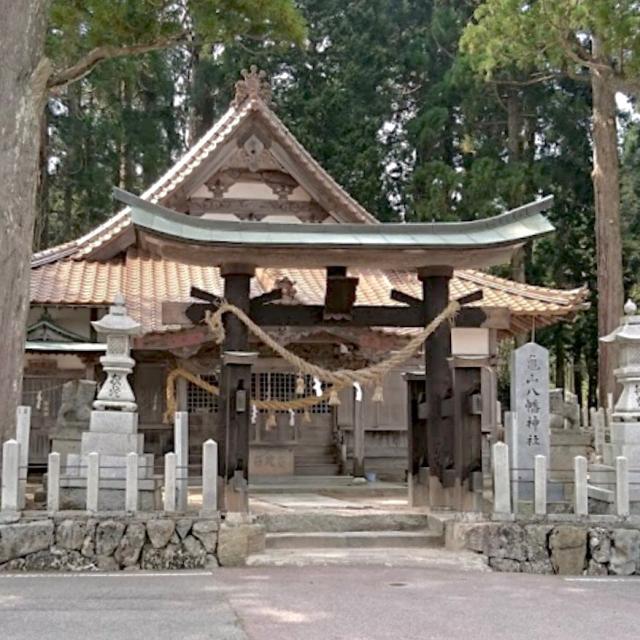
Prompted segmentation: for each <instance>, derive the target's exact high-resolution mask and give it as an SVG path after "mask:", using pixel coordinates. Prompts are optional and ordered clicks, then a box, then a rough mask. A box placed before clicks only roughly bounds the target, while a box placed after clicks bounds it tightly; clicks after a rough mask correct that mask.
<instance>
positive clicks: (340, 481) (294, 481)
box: [250, 475, 353, 491]
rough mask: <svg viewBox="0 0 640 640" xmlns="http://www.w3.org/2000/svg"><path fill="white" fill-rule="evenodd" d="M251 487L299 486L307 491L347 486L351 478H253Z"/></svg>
mask: <svg viewBox="0 0 640 640" xmlns="http://www.w3.org/2000/svg"><path fill="white" fill-rule="evenodd" d="M250 483H251V486H253V485H255V486H277V485H282V486H294V485H301V486H304V487H305V491H309V487H314V486H316V485H317V486H324V485H330V486H336V487H337V486H348V485H350V484H352V483H353V476H324V475H318V476H311V475H305V476H299V475H291V476H253V477H252V478H251V479H250Z"/></svg>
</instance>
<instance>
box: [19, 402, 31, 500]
mask: <svg viewBox="0 0 640 640" xmlns="http://www.w3.org/2000/svg"><path fill="white" fill-rule="evenodd" d="M30 431H31V407H27V406H23V405H21V406H19V407H18V408H17V409H16V440H17V441H18V442H19V443H20V473H19V475H20V488H19V492H20V493H19V497H18V504H19V506H20V509H24V508H25V506H26V496H25V494H26V490H27V475H28V471H29V433H30Z"/></svg>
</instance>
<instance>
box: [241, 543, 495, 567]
mask: <svg viewBox="0 0 640 640" xmlns="http://www.w3.org/2000/svg"><path fill="white" fill-rule="evenodd" d="M247 565H249V566H252V567H306V566H365V565H367V566H383V567H418V568H424V569H434V570H440V571H446V570H456V571H484V572H489V571H491V569H489V567H488V566H487V561H486V558H485V556H483V555H482V554H478V553H473V552H472V551H449V550H447V549H440V548H438V549H429V548H426V549H416V548H410V549H387V548H385V549H375V548H374V549H362V548H359V549H269V550H266V551H264V552H263V553H258V554H254V555H250V556H249V557H248V558H247Z"/></svg>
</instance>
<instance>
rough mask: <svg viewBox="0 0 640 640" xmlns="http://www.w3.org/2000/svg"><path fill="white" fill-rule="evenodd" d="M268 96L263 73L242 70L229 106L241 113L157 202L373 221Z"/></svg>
mask: <svg viewBox="0 0 640 640" xmlns="http://www.w3.org/2000/svg"><path fill="white" fill-rule="evenodd" d="M270 97H271V91H270V88H269V86H268V84H267V83H266V81H265V79H264V74H263V73H261V72H258V71H257V70H256V69H255V67H253V68H252V69H251V70H250V71H244V72H243V79H242V80H240V81H239V82H237V83H236V97H235V99H234V101H233V103H232V106H231V109H232V110H235V111H236V112H237V113H238V114H242V115H240V116H239V118H237V120H236V121H235V122H234V125H233V127H232V128H231V131H230V133H229V134H228V135H227V136H226V137H225V138H224V139H223V140H222V141H221V143H220V144H218V145H216V147H215V148H214V149H213V150H211V152H210V153H208V155H207V157H206V158H205V159H204V160H201V161H200V163H199V166H198V167H197V168H196V169H195V170H193V171H192V172H190V173H189V174H188V175H187V176H186V177H185V178H184V180H183V181H182V184H180V185H179V186H177V188H174V189H173V191H172V193H171V194H170V195H168V196H167V197H166V198H161V199H159V202H161V203H162V204H164V205H165V206H168V207H170V208H172V209H174V210H176V211H181V212H183V213H185V214H187V215H191V216H203V217H205V218H211V219H218V220H258V221H265V222H314V223H322V222H375V220H374V219H373V216H371V214H369V213H368V212H366V211H365V210H364V209H362V207H360V205H358V204H357V203H356V202H355V201H353V200H352V199H351V198H350V197H349V196H348V195H347V194H346V193H345V192H344V191H343V190H342V189H341V188H340V187H339V186H338V185H337V184H336V183H335V182H334V181H333V180H332V179H331V178H330V177H329V176H328V174H326V173H325V172H324V170H322V169H321V167H320V166H319V165H318V164H317V163H316V162H315V160H313V158H311V156H310V155H309V154H308V153H307V152H306V151H305V150H304V149H303V148H302V146H301V145H300V144H299V143H298V142H297V140H296V139H295V138H294V136H293V135H292V134H291V133H290V132H289V131H288V129H287V128H286V127H285V126H284V124H283V123H282V122H281V121H280V120H279V118H278V117H277V116H276V115H275V113H274V112H273V111H272V109H271V107H270ZM345 201H346V202H347V203H348V205H350V206H345Z"/></svg>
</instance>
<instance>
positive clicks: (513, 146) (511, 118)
mask: <svg viewBox="0 0 640 640" xmlns="http://www.w3.org/2000/svg"><path fill="white" fill-rule="evenodd" d="M506 103H507V150H508V152H509V155H508V162H509V164H514V163H516V162H519V161H520V158H521V155H522V149H523V147H524V140H523V135H524V119H523V116H522V97H521V95H520V93H519V92H518V90H517V89H516V88H515V87H509V88H508V89H507V95H506ZM517 204H520V203H514V202H510V203H509V205H510V206H517ZM526 258H527V250H526V247H525V246H523V247H520V248H519V249H516V250H515V251H514V252H513V255H512V256H511V263H510V265H509V266H510V274H511V279H512V280H514V281H515V282H526V281H527V277H526ZM528 340H529V332H528V331H526V332H524V333H519V334H517V335H516V336H515V341H516V347H521V346H522V345H523V344H525V343H526V342H528Z"/></svg>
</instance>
